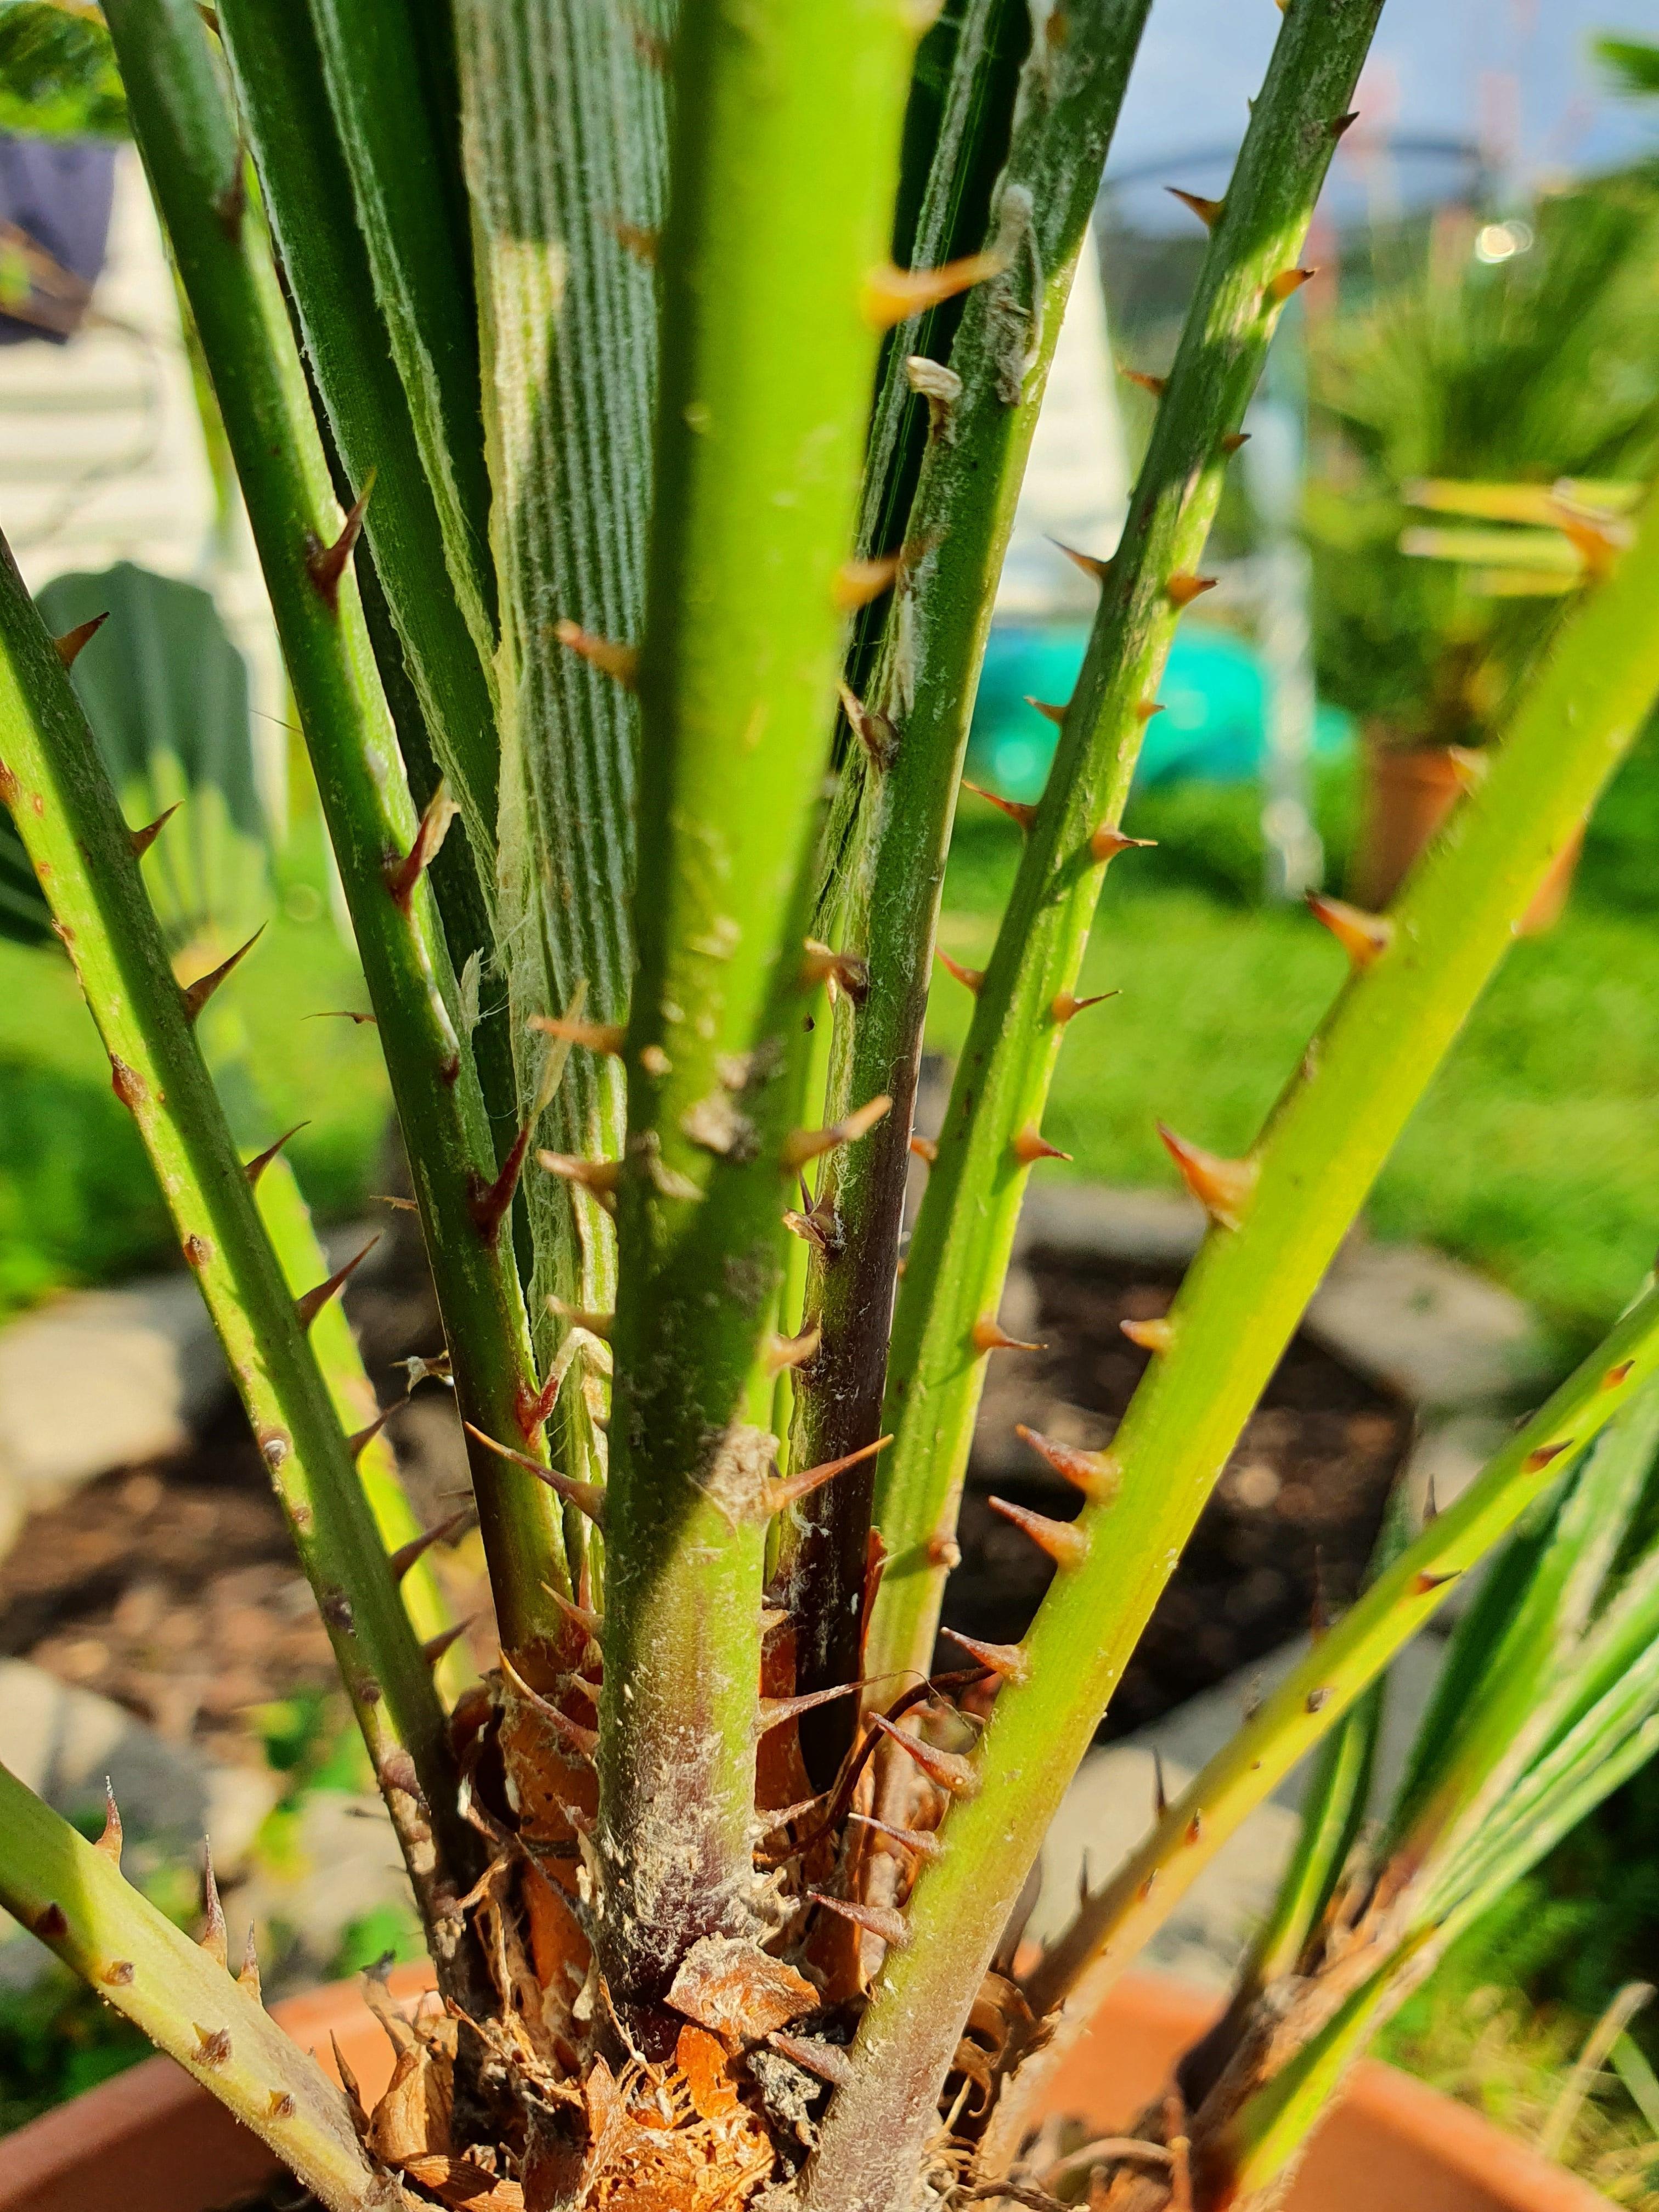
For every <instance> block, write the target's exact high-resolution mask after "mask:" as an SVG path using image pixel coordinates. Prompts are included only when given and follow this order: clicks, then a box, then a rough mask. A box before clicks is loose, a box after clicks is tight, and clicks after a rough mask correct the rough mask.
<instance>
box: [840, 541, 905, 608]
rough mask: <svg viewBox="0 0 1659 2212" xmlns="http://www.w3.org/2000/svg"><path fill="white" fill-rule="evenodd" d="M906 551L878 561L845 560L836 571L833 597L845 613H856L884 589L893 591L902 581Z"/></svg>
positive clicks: (887, 555)
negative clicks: (900, 573) (900, 571)
mask: <svg viewBox="0 0 1659 2212" xmlns="http://www.w3.org/2000/svg"><path fill="white" fill-rule="evenodd" d="M903 561H904V556H903V555H902V553H887V554H884V555H883V556H882V557H881V558H880V559H879V560H875V561H843V562H842V564H841V566H840V568H837V569H836V580H835V584H834V586H833V587H832V596H833V597H834V599H835V603H836V606H837V607H839V608H840V610H841V611H842V614H844V615H850V614H856V613H857V612H858V611H859V609H860V607H867V606H868V605H870V604H871V602H872V600H873V599H879V598H880V597H881V595H882V593H883V592H887V591H890V590H891V589H892V587H893V586H894V585H895V584H896V582H897V581H898V573H899V570H900V568H902V565H903Z"/></svg>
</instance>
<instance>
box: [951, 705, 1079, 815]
mask: <svg viewBox="0 0 1659 2212" xmlns="http://www.w3.org/2000/svg"><path fill="white" fill-rule="evenodd" d="M1065 719H1066V709H1065V708H1063V707H1062V708H1060V720H1062V721H1063V720H1065ZM962 787H963V790H964V791H971V792H972V793H973V794H974V796H975V799H983V800H984V801H985V803H986V805H987V806H994V807H995V808H996V810H997V811H998V813H999V814H1006V816H1007V817H1008V819H1009V820H1010V821H1011V822H1018V824H1019V826H1020V828H1021V829H1030V826H1031V824H1032V823H1034V822H1035V821H1036V817H1037V811H1036V807H1035V806H1027V805H1025V804H1024V802H1023V801H1022V800H1020V799H1001V798H999V797H998V795H997V793H995V792H994V791H987V790H986V788H985V787H984V785H983V784H981V783H969V781H968V779H967V777H966V776H963V779H962Z"/></svg>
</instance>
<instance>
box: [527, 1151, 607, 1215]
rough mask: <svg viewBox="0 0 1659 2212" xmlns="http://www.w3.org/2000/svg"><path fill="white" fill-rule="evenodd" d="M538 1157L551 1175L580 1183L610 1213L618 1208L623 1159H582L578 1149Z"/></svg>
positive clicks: (548, 1153)
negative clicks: (575, 1151)
mask: <svg viewBox="0 0 1659 2212" xmlns="http://www.w3.org/2000/svg"><path fill="white" fill-rule="evenodd" d="M536 1158H538V1160H539V1161H540V1163H541V1164H542V1165H543V1167H544V1168H545V1169H546V1170H547V1172H548V1173H549V1175H550V1176H558V1177H559V1179H560V1181H561V1182H574V1183H579V1184H580V1186H581V1188H583V1189H584V1190H585V1191H586V1193H587V1194H588V1195H589V1197H591V1198H592V1199H595V1200H597V1201H598V1202H599V1205H600V1206H603V1207H604V1208H605V1212H607V1213H614V1212H616V1210H617V1184H618V1182H620V1181H621V1180H622V1162H621V1161H620V1160H581V1159H578V1158H576V1156H575V1154H574V1152H538V1153H537V1155H536Z"/></svg>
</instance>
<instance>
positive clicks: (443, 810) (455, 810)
mask: <svg viewBox="0 0 1659 2212" xmlns="http://www.w3.org/2000/svg"><path fill="white" fill-rule="evenodd" d="M460 811H461V810H460V807H459V805H458V804H457V802H456V801H455V800H454V799H452V798H451V797H450V795H449V786H448V784H447V781H445V780H444V779H443V778H442V777H440V778H439V780H438V787H437V789H436V790H435V792H434V793H433V794H432V796H431V798H430V799H428V801H427V803H426V805H424V806H423V807H422V810H421V819H420V825H419V827H418V828H417V829H416V832H415V842H414V843H413V844H412V845H411V846H410V848H409V851H408V852H407V854H405V855H404V858H403V859H402V860H399V861H398V863H397V864H396V866H388V867H387V870H386V889H387V890H389V891H390V892H391V894H392V898H393V899H394V900H395V901H396V902H397V904H398V907H399V908H401V909H402V910H403V912H404V914H407V913H408V912H409V906H410V900H411V899H412V898H413V897H414V896H415V886H416V884H417V883H419V881H420V880H421V878H422V875H424V874H425V872H426V871H427V870H428V868H429V867H430V866H432V863H433V862H434V861H435V860H436V859H437V857H438V854H439V853H440V852H441V849H442V848H443V842H444V839H445V838H446V837H447V836H448V835H449V825H450V823H452V822H453V820H454V819H455V817H456V816H457V815H458V814H459V812H460Z"/></svg>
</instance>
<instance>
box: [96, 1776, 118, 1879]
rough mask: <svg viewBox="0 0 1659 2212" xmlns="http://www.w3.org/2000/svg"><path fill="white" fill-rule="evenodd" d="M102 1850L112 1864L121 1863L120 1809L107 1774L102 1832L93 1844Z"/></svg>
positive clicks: (97, 1849) (98, 1849)
mask: <svg viewBox="0 0 1659 2212" xmlns="http://www.w3.org/2000/svg"><path fill="white" fill-rule="evenodd" d="M93 1849H94V1850H95V1851H102V1853H103V1854H104V1857H106V1859H108V1860H109V1861H110V1863H111V1864H112V1865H113V1866H116V1867H118V1866H119V1865H120V1863H121V1809H120V1808H119V1806H118V1805H117V1803H116V1802H115V1787H114V1784H112V1782H111V1780H110V1778H109V1777H108V1775H107V1774H106V1776H105V1777H104V1832H103V1833H102V1835H100V1837H99V1838H98V1840H97V1842H96V1843H95V1844H94V1845H93Z"/></svg>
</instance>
